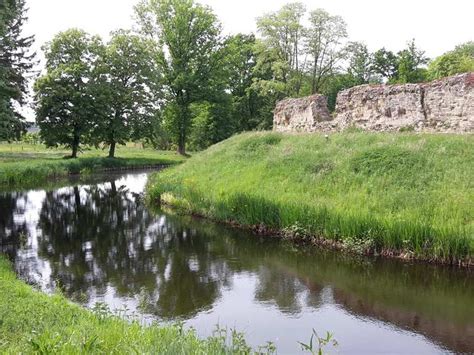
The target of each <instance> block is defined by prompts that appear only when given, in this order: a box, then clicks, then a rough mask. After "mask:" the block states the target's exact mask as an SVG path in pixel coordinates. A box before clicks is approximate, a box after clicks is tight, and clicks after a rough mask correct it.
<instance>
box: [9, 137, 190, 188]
mask: <svg viewBox="0 0 474 355" xmlns="http://www.w3.org/2000/svg"><path fill="white" fill-rule="evenodd" d="M68 153H69V152H68V151H66V150H62V149H46V148H44V147H43V146H41V145H28V144H0V186H2V188H3V189H11V188H17V187H30V186H31V187H34V186H35V185H37V184H38V183H43V182H46V181H48V180H50V179H56V178H60V177H65V176H67V175H71V174H86V173H92V172H99V171H107V170H121V169H142V168H150V167H159V166H168V165H172V164H177V163H180V162H182V161H183V160H184V158H183V157H181V156H180V155H178V154H176V153H175V152H165V151H156V150H152V149H142V148H138V147H134V146H130V145H129V146H126V147H118V148H117V158H113V159H110V158H106V157H105V155H106V152H105V151H103V150H101V149H89V150H86V151H85V152H84V153H83V154H81V155H80V157H79V158H77V159H65V158H64V157H65V156H67V154H68Z"/></svg>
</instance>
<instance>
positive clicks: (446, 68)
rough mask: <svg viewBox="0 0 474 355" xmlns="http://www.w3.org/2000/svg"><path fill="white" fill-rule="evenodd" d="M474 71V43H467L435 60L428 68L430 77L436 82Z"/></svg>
mask: <svg viewBox="0 0 474 355" xmlns="http://www.w3.org/2000/svg"><path fill="white" fill-rule="evenodd" d="M472 71H474V42H467V43H464V44H461V45H459V46H456V48H455V49H454V50H452V51H450V52H447V53H445V54H443V55H441V56H439V57H438V58H436V59H435V60H433V61H432V62H431V63H430V65H429V67H428V77H429V79H431V80H435V79H440V78H443V77H446V76H450V75H455V74H461V73H467V72H472Z"/></svg>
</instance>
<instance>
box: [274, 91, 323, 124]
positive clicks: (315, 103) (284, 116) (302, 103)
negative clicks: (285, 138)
mask: <svg viewBox="0 0 474 355" xmlns="http://www.w3.org/2000/svg"><path fill="white" fill-rule="evenodd" d="M331 120H332V116H331V114H330V112H329V109H328V102H327V99H326V97H324V96H322V95H313V96H308V97H303V98H299V99H285V100H283V101H280V102H278V103H277V105H276V108H275V111H274V116H273V127H274V130H275V131H278V132H314V131H317V130H318V126H319V125H320V124H321V123H322V122H327V121H331Z"/></svg>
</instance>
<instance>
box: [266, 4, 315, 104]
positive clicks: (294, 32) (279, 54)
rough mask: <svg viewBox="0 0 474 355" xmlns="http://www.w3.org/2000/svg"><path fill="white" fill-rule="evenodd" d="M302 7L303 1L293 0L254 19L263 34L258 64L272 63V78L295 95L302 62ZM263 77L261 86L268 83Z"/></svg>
mask: <svg viewBox="0 0 474 355" xmlns="http://www.w3.org/2000/svg"><path fill="white" fill-rule="evenodd" d="M305 11H306V9H305V7H304V5H303V4H302V3H299V2H295V3H290V4H287V5H284V6H283V7H282V8H281V9H280V10H279V11H276V12H273V13H269V14H267V15H264V16H262V17H260V18H258V19H257V28H258V31H259V33H260V35H261V36H262V44H261V45H260V48H259V52H260V53H259V54H260V55H259V57H258V59H259V61H260V63H259V64H258V66H259V67H260V66H264V65H265V62H267V63H268V62H270V63H271V66H272V71H273V72H274V76H273V78H272V82H273V83H275V84H277V85H278V86H279V87H280V90H283V91H284V94H285V95H292V94H293V93H294V94H296V95H298V94H299V93H300V90H301V86H302V79H303V77H302V67H303V65H302V63H300V56H301V43H302V37H303V25H302V18H303V16H304V14H305ZM262 81H263V82H262V83H261V86H262V87H265V86H266V87H268V86H269V84H270V83H268V82H265V79H262ZM274 88H276V87H275V86H274ZM274 88H273V89H274Z"/></svg>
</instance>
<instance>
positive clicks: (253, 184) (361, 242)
mask: <svg viewBox="0 0 474 355" xmlns="http://www.w3.org/2000/svg"><path fill="white" fill-rule="evenodd" d="M473 181H474V135H443V134H410V133H405V134H402V133H395V134H393V133H392V134H389V133H338V134H331V135H330V136H329V137H328V138H327V139H326V138H325V136H324V135H321V134H299V135H285V134H277V133H246V134H242V135H238V136H235V137H233V138H230V139H229V140H227V141H224V142H221V143H219V144H217V145H215V146H213V147H211V148H209V149H208V150H207V151H204V152H202V153H199V154H196V155H195V156H193V157H192V158H191V159H189V160H188V161H186V162H185V163H184V164H181V165H180V166H178V167H174V168H171V169H168V170H166V171H163V172H161V173H158V174H157V175H155V177H154V178H153V179H152V181H151V183H150V185H149V188H148V194H149V195H150V197H152V199H153V200H156V199H157V198H159V197H160V196H161V198H162V200H164V202H167V203H170V204H173V205H175V206H177V207H179V208H181V209H182V210H184V211H185V212H188V213H197V214H201V215H204V216H207V217H210V218H213V219H217V220H221V221H228V222H229V221H231V222H236V223H238V224H240V225H243V226H248V227H252V228H256V229H259V230H261V229H262V228H264V229H270V230H279V231H282V232H283V234H284V235H289V236H290V237H295V238H301V239H305V238H310V239H313V238H314V237H318V238H319V237H323V238H324V239H325V241H328V242H335V243H338V245H342V248H344V249H348V250H351V251H356V252H369V253H375V254H379V253H380V254H386V255H398V256H402V257H404V258H412V257H414V258H420V259H428V260H437V261H444V262H451V263H456V262H459V261H463V262H464V263H467V264H472V262H473V252H474V183H473Z"/></svg>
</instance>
